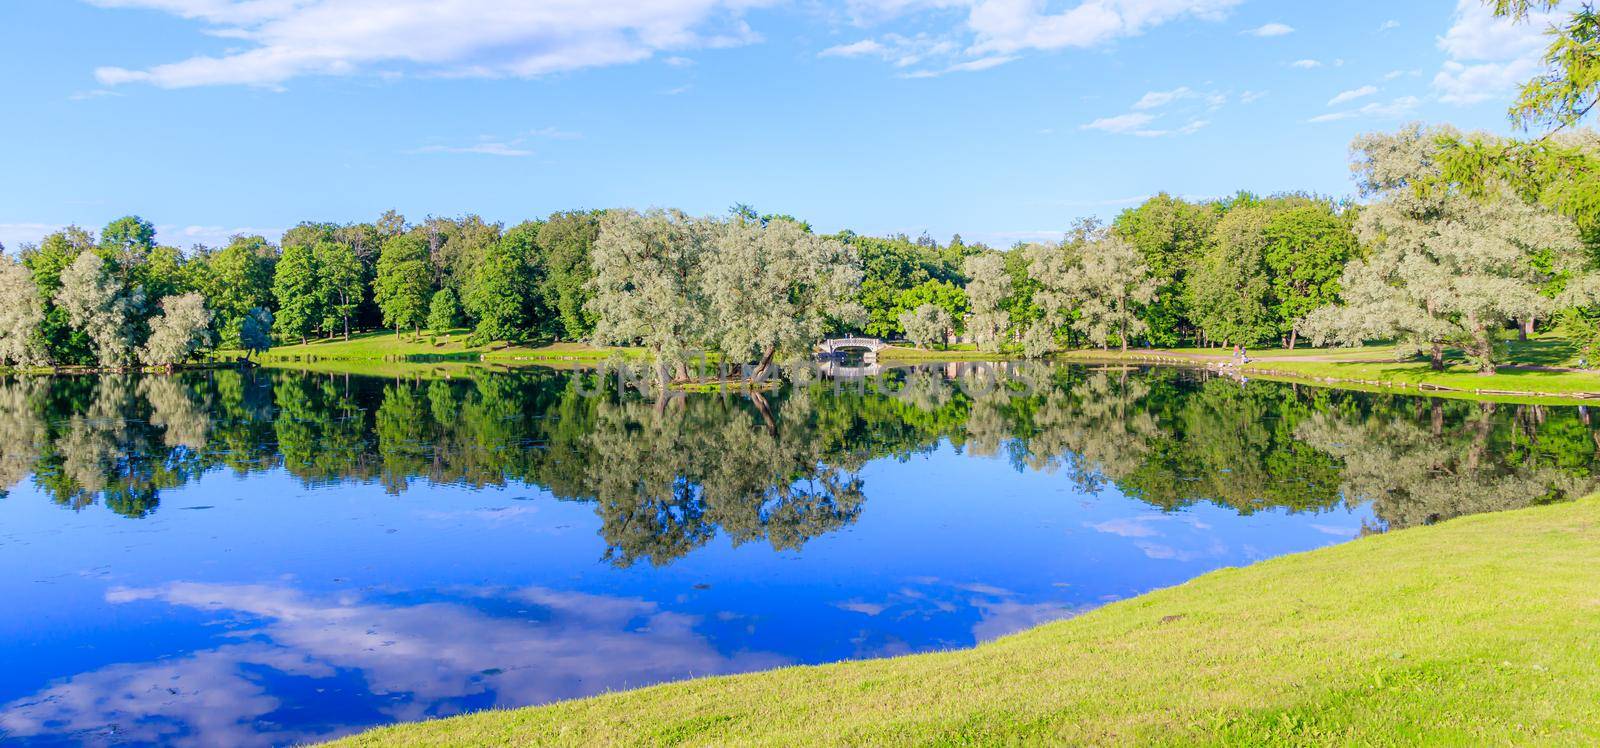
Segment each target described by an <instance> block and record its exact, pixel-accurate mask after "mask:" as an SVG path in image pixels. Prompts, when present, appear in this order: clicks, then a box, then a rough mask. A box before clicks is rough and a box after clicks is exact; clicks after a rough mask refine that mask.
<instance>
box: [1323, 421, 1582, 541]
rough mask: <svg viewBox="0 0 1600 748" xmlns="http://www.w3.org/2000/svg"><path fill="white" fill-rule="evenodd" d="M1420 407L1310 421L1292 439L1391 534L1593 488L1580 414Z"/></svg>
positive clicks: (1572, 496)
mask: <svg viewBox="0 0 1600 748" xmlns="http://www.w3.org/2000/svg"><path fill="white" fill-rule="evenodd" d="M1397 405H1400V406H1402V408H1403V406H1404V405H1412V406H1413V407H1416V406H1418V405H1422V403H1420V402H1419V401H1415V400H1413V401H1409V402H1406V403H1400V404H1397ZM1423 407H1424V408H1425V410H1426V412H1425V413H1409V414H1398V413H1395V412H1394V410H1396V409H1391V408H1384V409H1373V410H1371V411H1369V412H1366V413H1334V412H1328V413H1316V414H1313V415H1312V416H1311V417H1310V418H1309V419H1308V420H1307V421H1305V422H1304V423H1302V424H1301V425H1300V427H1299V429H1298V430H1297V434H1298V435H1299V437H1300V438H1301V439H1304V440H1305V441H1306V443H1308V444H1311V445H1313V446H1315V447H1316V448H1317V449H1320V450H1323V451H1325V452H1327V453H1328V454H1331V455H1334V456H1335V457H1337V458H1339V460H1340V461H1341V462H1342V463H1343V465H1344V470H1343V474H1342V480H1343V485H1342V490H1343V491H1344V494H1345V496H1346V497H1348V498H1349V499H1351V500H1353V501H1372V502H1373V505H1374V509H1375V512H1376V514H1377V515H1378V518H1379V520H1381V521H1382V522H1383V523H1384V524H1385V525H1386V526H1388V527H1391V528H1401V527H1411V526H1414V525H1422V524H1430V523H1433V522H1438V521H1440V520H1445V519H1449V518H1451V517H1457V516H1461V515H1464V514H1473V513H1477V512H1488V511H1498V510H1502V509H1514V508H1518V507H1524V506H1528V505H1530V504H1537V503H1545V502H1551V501H1559V500H1563V499H1570V498H1576V497H1578V496H1582V495H1584V494H1587V493H1589V492H1590V491H1592V490H1594V488H1595V486H1596V480H1595V478H1594V476H1593V474H1592V463H1593V460H1594V458H1595V436H1594V434H1595V432H1594V431H1592V430H1591V429H1590V428H1589V427H1588V425H1587V424H1585V423H1583V422H1582V421H1583V419H1584V418H1586V417H1587V411H1583V412H1582V413H1574V412H1568V413H1566V414H1564V415H1563V416H1559V417H1554V418H1548V417H1547V414H1548V413H1549V409H1547V408H1544V407H1541V406H1502V405H1496V404H1494V403H1468V402H1446V401H1442V400H1433V401H1430V402H1428V403H1426V405H1425V406H1423ZM1507 409H1511V410H1513V416H1512V417H1511V418H1509V419H1508V418H1505V417H1504V415H1503V411H1505V410H1507ZM1405 415H1410V416H1413V417H1404V416H1405Z"/></svg>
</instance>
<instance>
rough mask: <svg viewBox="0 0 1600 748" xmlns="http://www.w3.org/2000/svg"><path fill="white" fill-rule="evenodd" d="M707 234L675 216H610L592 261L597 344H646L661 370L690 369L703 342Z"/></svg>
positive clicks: (691, 221)
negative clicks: (690, 360) (671, 367)
mask: <svg viewBox="0 0 1600 748" xmlns="http://www.w3.org/2000/svg"><path fill="white" fill-rule="evenodd" d="M709 229H710V226H709V225H708V224H707V223H706V222H702V221H697V220H695V219H693V218H690V217H689V216H687V215H684V214H683V213H681V212H678V211H663V210H652V211H650V212H648V213H638V212H636V211H632V210H612V211H607V212H606V214H605V215H604V216H602V217H601V219H600V235H599V237H598V238H597V239H596V240H595V244H594V255H593V256H592V257H591V258H590V262H591V263H592V264H593V266H594V271H595V278H594V282H593V285H594V298H592V299H590V300H589V302H588V307H587V308H588V309H589V310H590V311H591V312H592V313H593V314H594V315H595V317H596V319H597V323H596V324H595V329H594V332H593V339H594V340H595V342H597V343H599V344H605V343H620V344H633V343H638V344H641V345H643V346H644V347H645V348H647V349H649V350H650V351H651V353H652V354H653V355H654V356H655V358H656V361H657V363H659V364H662V365H672V364H678V365H682V364H684V363H685V362H687V361H688V358H689V356H690V354H691V352H692V351H693V350H694V348H695V347H696V346H698V345H699V344H700V343H701V342H703V341H704V340H706V333H707V320H708V318H709V315H708V313H707V301H706V298H705V290H706V289H705V286H704V284H703V283H702V282H701V278H702V275H703V273H704V272H705V263H706V258H707V255H708V254H709V253H710V251H711V249H710V247H711V243H712V242H713V241H714V236H713V234H712V232H711V231H710V230H709ZM664 375H665V374H664V373H663V376H664Z"/></svg>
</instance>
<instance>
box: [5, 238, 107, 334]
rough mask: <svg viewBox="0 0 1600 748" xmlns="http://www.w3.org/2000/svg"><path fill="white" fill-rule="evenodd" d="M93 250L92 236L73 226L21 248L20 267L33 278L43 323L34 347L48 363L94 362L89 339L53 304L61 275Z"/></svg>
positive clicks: (64, 311)
mask: <svg viewBox="0 0 1600 748" xmlns="http://www.w3.org/2000/svg"><path fill="white" fill-rule="evenodd" d="M94 248H95V242H94V237H93V236H92V235H90V234H89V232H87V231H84V230H83V229H81V228H78V227H77V226H68V227H67V228H65V229H62V230H61V231H57V232H54V233H52V234H50V235H48V236H46V237H45V238H44V239H43V240H42V241H40V242H39V244H38V246H35V247H24V248H23V250H22V264H23V266H25V267H27V268H28V271H29V272H30V273H32V275H33V284H34V286H35V287H37V288H38V289H39V302H40V307H41V308H42V309H43V310H44V320H43V321H42V322H40V323H39V332H38V345H39V348H40V350H42V351H43V352H44V355H45V357H46V358H47V359H49V362H50V363H52V364H69V365H70V364H81V365H88V364H92V363H94V360H95V357H94V350H93V346H92V345H91V344H90V342H89V336H88V335H87V334H85V333H84V332H83V331H82V330H79V329H77V328H75V327H73V325H72V320H71V318H70V317H69V316H68V315H67V310H66V309H63V308H62V307H61V305H60V304H57V303H56V294H57V293H58V292H60V291H61V273H62V272H63V271H65V270H66V269H67V268H68V267H69V266H71V265H72V263H73V261H75V260H77V259H78V256H79V255H81V254H83V253H84V252H87V251H92V250H93V249H94Z"/></svg>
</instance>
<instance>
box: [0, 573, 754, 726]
mask: <svg viewBox="0 0 1600 748" xmlns="http://www.w3.org/2000/svg"><path fill="white" fill-rule="evenodd" d="M107 599H108V600H109V601H111V602H114V603H128V602H134V601H143V600H157V601H162V602H166V603H170V604H172V605H177V606H182V607H187V608H193V609H197V610H204V611H210V612H216V613H233V614H242V615H246V616H252V617H256V618H260V619H263V621H264V622H263V623H262V625H260V626H257V627H252V628H248V629H243V630H239V631H235V632H233V633H231V634H229V636H230V637H231V638H234V639H237V643H227V644H223V645H222V646H219V647H216V648H214V649H209V650H203V651H199V652H196V653H194V654H192V655H190V656H188V657H185V658H182V659H178V660H171V661H163V662H152V663H124V664H116V665H110V666H107V667H104V668H101V669H99V670H95V671H91V672H87V673H82V674H79V675H76V676H73V677H71V678H67V679H66V680H64V681H60V682H57V683H56V684H54V685H52V686H50V687H49V688H46V689H45V690H44V691H42V692H40V693H38V694H35V695H34V696H31V697H28V698H24V699H19V700H17V701H14V702H12V703H10V704H6V705H4V706H3V707H0V730H4V731H5V732H6V733H7V734H10V735H12V736H15V737H28V736H41V735H61V734H63V733H73V734H75V737H76V738H77V739H80V740H88V741H92V740H94V739H95V737H96V736H101V737H102V739H103V740H105V741H112V740H115V741H118V742H121V741H138V742H160V743H167V744H184V743H186V744H194V745H243V744H271V743H284V742H294V741H297V740H305V739H310V738H316V737H325V736H326V735H323V734H313V733H306V734H289V733H282V732H273V725H272V724H271V714H272V713H273V712H275V711H277V710H280V709H285V708H295V707H297V706H303V705H297V704H292V703H284V699H285V698H288V697H289V696H290V695H291V694H289V693H288V692H287V691H285V692H283V693H275V692H274V689H273V685H274V680H273V679H274V677H275V675H274V674H276V676H277V677H282V676H290V677H299V678H312V679H326V678H331V677H333V676H335V675H336V674H337V673H339V672H341V671H344V672H350V671H354V672H357V673H359V675H360V677H361V678H362V679H363V680H364V681H365V687H366V690H367V691H368V692H369V695H368V699H369V700H370V705H371V708H372V709H374V710H376V711H377V712H379V713H381V714H382V715H384V716H385V717H387V718H389V719H393V720H416V719H422V718H425V717H431V716H439V715H446V714H453V713H456V712H459V711H462V710H463V709H464V708H466V707H467V706H468V704H467V703H466V701H465V700H467V699H469V698H470V699H471V701H470V705H471V706H473V707H477V706H488V705H493V706H520V705H524V704H534V703H541V702H547V701H552V700H556V699H563V698H570V697H575V696H581V695H586V694H591V693H596V692H598V691H602V690H610V689H617V688H627V687H631V686H638V685H644V684H649V683H656V682H660V681H665V680H671V679H674V678H682V677H686V676H689V675H707V674H716V673H728V672H737V671H744V670H753V669H759V668H767V667H774V666H777V665H782V664H785V660H783V659H782V658H780V657H778V656H776V655H768V654H759V653H755V654H750V653H739V654H734V655H731V656H725V655H723V654H721V653H719V652H717V651H716V649H715V648H713V647H712V646H711V645H710V644H709V643H708V642H707V641H706V640H705V639H704V638H702V637H701V636H700V635H699V634H697V633H696V632H695V631H694V627H695V626H696V624H697V623H698V622H699V619H698V618H696V617H694V616H688V615H683V614H680V613H673V612H668V611H662V610H660V609H659V608H658V607H657V606H656V604H655V603H651V602H648V601H645V600H640V599H637V598H618V597H605V596H599V595H587V594H581V593H570V592H558V591H553V590H546V589H540V588H524V589H517V590H478V591H474V592H472V593H469V594H468V595H465V596H463V598H462V599H458V600H452V601H439V602H426V603H421V604H415V605H397V604H387V603H381V602H372V601H363V600H361V599H357V598H354V597H353V596H339V597H329V598H313V597H310V596H307V595H304V594H302V593H300V592H298V591H296V590H293V589H287V588H283V587H275V586H260V585H215V584H196V583H184V582H180V583H174V584H170V585H166V586H163V587H159V588H149V589H122V590H114V591H112V592H111V593H109V594H108V595H107ZM474 599H475V600H476V601H480V602H484V603H486V604H490V605H493V606H494V607H496V608H499V609H505V608H506V607H507V606H508V605H509V606H512V607H514V608H515V609H517V610H516V612H517V613H519V614H522V615H524V616H526V617H525V618H512V617H500V616H493V615H489V614H487V613H485V612H484V611H482V610H479V609H478V608H476V607H474V606H473V605H471V604H470V603H471V602H472V601H474Z"/></svg>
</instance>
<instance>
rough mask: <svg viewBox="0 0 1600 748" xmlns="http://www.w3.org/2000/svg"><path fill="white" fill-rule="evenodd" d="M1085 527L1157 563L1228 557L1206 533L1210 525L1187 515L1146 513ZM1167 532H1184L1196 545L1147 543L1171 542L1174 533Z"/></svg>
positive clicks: (1088, 524)
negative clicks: (1125, 543)
mask: <svg viewBox="0 0 1600 748" xmlns="http://www.w3.org/2000/svg"><path fill="white" fill-rule="evenodd" d="M1085 526H1086V527H1088V528H1089V529H1091V530H1094V531H1095V532H1102V533H1106V534H1108V535H1116V536H1118V537H1122V538H1129V539H1133V541H1134V542H1133V547H1135V548H1138V549H1139V550H1140V552H1142V553H1144V555H1145V557H1147V558H1152V559H1156V560H1160V561H1198V560H1200V559H1203V558H1217V557H1221V556H1226V555H1227V554H1228V546H1227V545H1226V544H1224V543H1223V542H1222V541H1221V540H1219V539H1217V538H1215V537H1213V536H1211V535H1210V534H1208V533H1207V531H1208V530H1210V529H1211V525H1209V524H1206V523H1205V522H1203V521H1201V520H1200V519H1198V518H1196V517H1194V516H1191V515H1187V514H1160V513H1155V512H1149V513H1145V514H1140V515H1137V516H1133V517H1117V518H1115V519H1108V520H1106V521H1104V522H1096V523H1085ZM1167 528H1172V529H1174V530H1177V531H1179V532H1184V531H1187V534H1188V535H1190V536H1192V537H1194V538H1195V540H1197V541H1199V542H1196V543H1190V544H1187V545H1188V546H1189V547H1179V546H1181V545H1185V544H1181V543H1178V544H1175V543H1157V542H1155V541H1153V540H1150V538H1167V539H1171V538H1172V536H1173V534H1174V533H1173V532H1171V531H1170V530H1169V529H1167Z"/></svg>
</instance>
